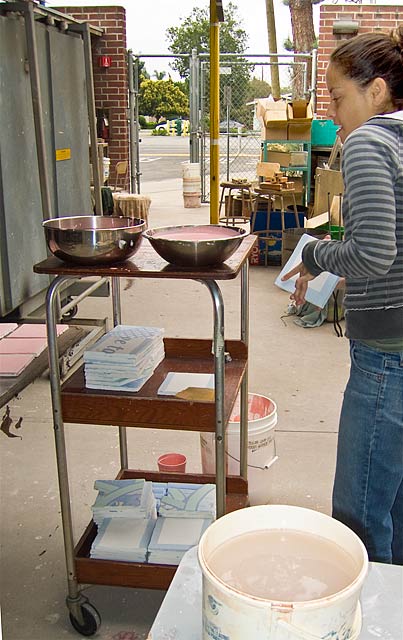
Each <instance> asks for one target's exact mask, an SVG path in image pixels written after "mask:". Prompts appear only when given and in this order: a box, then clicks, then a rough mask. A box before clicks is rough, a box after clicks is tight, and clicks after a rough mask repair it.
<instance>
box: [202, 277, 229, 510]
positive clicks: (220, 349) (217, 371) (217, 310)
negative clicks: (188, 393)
mask: <svg viewBox="0 0 403 640" xmlns="http://www.w3.org/2000/svg"><path fill="white" fill-rule="evenodd" d="M203 284H204V285H206V287H207V288H208V289H209V291H210V294H211V297H212V299H213V304H214V341H213V351H214V394H215V395H214V398H215V415H216V431H215V459H216V506H217V518H220V517H221V516H223V515H224V514H225V494H226V473H225V449H226V447H225V424H224V374H225V371H224V366H225V343H224V302H223V298H222V295H221V291H220V289H219V287H218V285H217V283H216V282H215V281H214V280H204V281H203Z"/></svg>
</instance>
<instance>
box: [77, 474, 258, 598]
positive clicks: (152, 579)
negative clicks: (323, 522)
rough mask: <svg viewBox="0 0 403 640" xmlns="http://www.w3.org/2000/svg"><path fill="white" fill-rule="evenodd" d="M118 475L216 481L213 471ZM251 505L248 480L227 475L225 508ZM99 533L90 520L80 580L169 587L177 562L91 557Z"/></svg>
mask: <svg viewBox="0 0 403 640" xmlns="http://www.w3.org/2000/svg"><path fill="white" fill-rule="evenodd" d="M118 478H119V479H123V480H127V479H131V478H145V479H146V480H151V481H153V482H189V483H192V482H193V483H200V484H205V483H213V482H214V481H215V476H214V475H209V474H189V473H185V474H183V473H159V472H144V471H141V470H134V469H123V470H122V471H121V472H120V474H119V475H118ZM246 506H248V483H247V481H246V480H244V478H242V477H240V476H228V477H227V480H226V511H227V513H228V512H230V511H235V510H236V509H241V508H243V507H246ZM96 535H97V527H96V525H95V523H94V522H93V521H91V522H90V523H89V525H88V527H87V528H86V530H85V531H84V533H83V535H82V536H81V538H80V540H79V542H78V544H77V546H76V548H75V565H76V578H77V581H78V582H79V583H81V584H102V585H109V586H119V587H136V588H144V589H162V590H166V589H168V587H169V585H170V583H171V580H172V578H173V577H174V575H175V572H176V569H177V566H174V565H166V564H151V563H149V564H148V563H143V562H122V561H116V560H100V559H99V558H91V557H90V549H91V545H92V543H93V541H94V539H95V536H96Z"/></svg>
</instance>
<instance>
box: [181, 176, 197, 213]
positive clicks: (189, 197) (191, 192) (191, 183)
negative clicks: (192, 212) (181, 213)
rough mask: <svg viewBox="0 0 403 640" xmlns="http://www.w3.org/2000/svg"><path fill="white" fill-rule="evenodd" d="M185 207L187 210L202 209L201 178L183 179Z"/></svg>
mask: <svg viewBox="0 0 403 640" xmlns="http://www.w3.org/2000/svg"><path fill="white" fill-rule="evenodd" d="M183 205H184V207H185V209H191V208H195V207H201V181H200V176H191V177H184V178H183Z"/></svg>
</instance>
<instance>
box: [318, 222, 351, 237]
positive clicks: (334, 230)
mask: <svg viewBox="0 0 403 640" xmlns="http://www.w3.org/2000/svg"><path fill="white" fill-rule="evenodd" d="M315 230H316V231H319V230H321V231H327V233H329V225H327V224H326V225H321V226H320V227H316V229H315ZM330 236H331V238H332V240H343V237H344V227H339V226H338V225H337V224H336V225H333V224H332V225H331V226H330Z"/></svg>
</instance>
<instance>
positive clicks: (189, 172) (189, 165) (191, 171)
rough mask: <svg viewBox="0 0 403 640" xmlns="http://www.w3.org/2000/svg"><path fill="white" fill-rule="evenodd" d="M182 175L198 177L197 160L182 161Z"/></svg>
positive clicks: (198, 166)
mask: <svg viewBox="0 0 403 640" xmlns="http://www.w3.org/2000/svg"><path fill="white" fill-rule="evenodd" d="M182 177H183V178H200V164H199V163H198V162H183V163H182Z"/></svg>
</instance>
